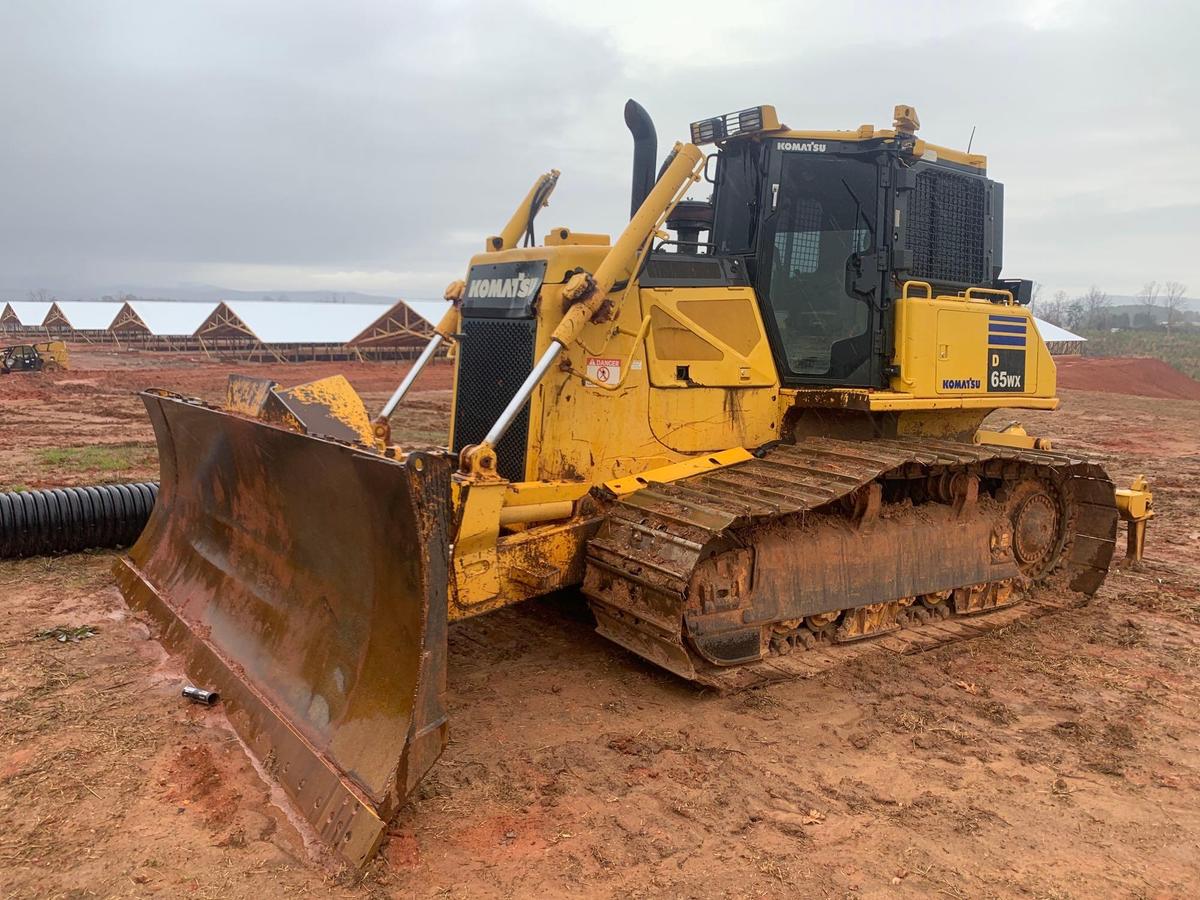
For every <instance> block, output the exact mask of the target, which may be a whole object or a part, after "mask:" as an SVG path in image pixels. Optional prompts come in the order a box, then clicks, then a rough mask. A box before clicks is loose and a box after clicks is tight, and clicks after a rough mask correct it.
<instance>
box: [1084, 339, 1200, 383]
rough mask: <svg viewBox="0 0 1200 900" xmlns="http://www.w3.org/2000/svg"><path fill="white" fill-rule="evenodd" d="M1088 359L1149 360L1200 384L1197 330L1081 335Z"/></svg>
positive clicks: (1199, 349)
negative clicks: (1104, 357) (1133, 357)
mask: <svg viewBox="0 0 1200 900" xmlns="http://www.w3.org/2000/svg"><path fill="white" fill-rule="evenodd" d="M1083 336H1084V337H1085V338H1087V340H1088V342H1087V349H1086V351H1085V352H1086V354H1087V355H1088V356H1150V357H1153V358H1154V359H1161V360H1162V361H1163V362H1165V363H1167V365H1170V366H1173V367H1174V368H1176V369H1178V370H1179V371H1180V372H1182V373H1183V374H1184V375H1188V376H1190V377H1192V378H1195V379H1198V380H1200V328H1185V327H1178V328H1176V329H1175V330H1174V331H1085V332H1083Z"/></svg>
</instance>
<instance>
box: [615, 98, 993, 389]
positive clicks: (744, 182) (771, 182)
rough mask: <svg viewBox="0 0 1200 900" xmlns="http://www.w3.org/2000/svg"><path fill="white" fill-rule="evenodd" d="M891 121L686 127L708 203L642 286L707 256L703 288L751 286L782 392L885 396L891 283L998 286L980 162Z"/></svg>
mask: <svg viewBox="0 0 1200 900" xmlns="http://www.w3.org/2000/svg"><path fill="white" fill-rule="evenodd" d="M895 113H896V115H895V122H894V125H893V127H892V128H891V129H886V130H876V129H875V128H873V127H872V126H870V125H863V126H861V127H860V128H858V129H856V130H853V131H825V132H812V131H810V132H801V131H793V130H791V129H789V128H787V127H786V126H783V125H781V124H780V123H779V119H778V116H777V115H776V113H775V110H774V108H773V107H770V106H760V107H754V108H752V109H748V110H742V111H740V112H737V113H731V114H728V115H725V116H719V117H716V118H714V119H706V120H703V121H701V122H695V123H693V124H692V126H691V132H692V134H691V137H692V142H693V143H696V144H709V143H711V144H715V145H716V147H717V149H716V153H715V154H714V156H713V158H712V159H711V160H710V163H709V166H708V168H707V169H706V177H707V180H708V181H709V182H710V183H711V184H712V196H711V197H710V198H709V199H708V200H707V201H685V202H683V203H681V204H679V206H678V207H677V208H676V210H675V212H674V213H673V214H672V216H671V218H670V219H669V220H668V226H669V227H670V228H672V229H673V230H674V231H675V232H676V235H677V239H676V240H675V241H669V242H664V244H663V245H660V247H659V248H658V249H657V251H656V252H655V253H654V254H652V256H651V258H650V260H649V261H648V265H647V267H646V274H647V276H649V278H650V279H651V281H650V282H649V283H651V284H653V283H655V282H654V281H653V279H654V278H655V277H656V275H659V273H662V272H664V271H671V270H673V269H678V271H680V272H681V273H682V272H684V271H686V270H685V269H683V268H680V267H681V266H683V264H684V261H683V259H682V258H683V257H692V262H691V267H690V268H691V270H692V271H693V272H696V273H699V272H701V271H702V268H701V266H702V265H703V263H702V260H701V259H699V258H701V257H707V258H708V259H709V260H710V262H709V263H708V265H709V267H710V268H709V269H708V270H707V271H708V272H709V275H710V277H714V276H715V275H716V274H717V273H720V274H721V276H722V277H724V278H726V279H728V282H727V283H730V284H751V285H753V286H754V288H755V290H756V293H757V294H758V298H759V303H760V304H761V307H762V314H763V319H764V321H765V322H766V325H767V331H768V334H769V337H770V341H771V345H772V349H773V352H774V355H775V358H776V362H777V364H778V367H779V373H780V377H781V379H782V380H783V383H784V384H787V385H793V386H805V385H810V386H811V385H823V386H838V385H844V386H850V387H886V385H887V383H888V379H889V378H890V376H891V374H892V370H891V356H892V348H893V346H894V341H893V340H892V339H891V336H892V329H893V325H892V315H891V310H892V308H893V304H894V303H895V301H896V299H897V298H898V297H899V296H900V293H901V289H902V286H903V283H904V282H905V281H908V280H917V281H925V282H929V283H930V284H931V285H932V286H933V289H934V290H935V291H941V292H950V293H956V292H959V291H962V290H964V289H965V288H967V287H971V286H975V285H979V286H999V285H998V284H997V279H998V278H999V275H1000V269H1001V235H1002V210H1003V186H1002V185H1000V184H998V183H996V182H994V181H991V180H989V179H988V178H987V176H986V159H985V158H984V157H983V156H979V155H971V154H967V153H961V152H959V151H955V150H950V149H947V148H943V147H935V146H933V145H931V144H927V143H926V142H925V141H923V140H920V139H918V138H917V137H916V131H917V129H918V127H919V121H918V119H917V115H916V112H915V110H913V109H912V108H911V107H907V106H897V107H896V111H895ZM631 128H632V126H631ZM666 257H671V259H670V260H668V259H666ZM656 261H657V263H658V264H657V265H656ZM643 283H647V282H646V280H645V279H644V280H643ZM676 283H679V282H676ZM691 283H693V284H694V283H696V282H695V281H693V282H691ZM707 283H714V282H707ZM1004 287H1005V288H1008V289H1012V287H1013V285H1011V284H1005V285H1004Z"/></svg>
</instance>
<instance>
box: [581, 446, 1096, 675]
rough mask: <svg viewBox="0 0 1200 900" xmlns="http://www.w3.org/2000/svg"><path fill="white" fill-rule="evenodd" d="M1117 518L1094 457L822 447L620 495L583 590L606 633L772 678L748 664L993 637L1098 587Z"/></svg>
mask: <svg viewBox="0 0 1200 900" xmlns="http://www.w3.org/2000/svg"><path fill="white" fill-rule="evenodd" d="M1116 522H1117V511H1116V507H1115V501H1114V492H1113V485H1112V482H1111V481H1110V480H1109V478H1108V476H1107V475H1106V474H1105V473H1104V471H1103V469H1102V468H1101V467H1100V466H1099V465H1097V464H1095V463H1094V462H1092V461H1090V460H1088V459H1087V458H1084V457H1080V456H1074V455H1070V454H1063V453H1054V452H1047V451H1032V450H1023V449H1017V448H1008V447H994V446H979V445H971V444H963V443H958V442H953V441H937V440H877V441H870V442H859V441H842V440H834V439H828V438H810V439H807V440H805V441H803V442H802V443H800V444H796V445H785V446H779V447H775V448H773V449H770V450H769V451H767V452H766V453H764V454H763V455H762V457H761V458H758V459H755V460H751V461H748V462H745V463H741V464H738V465H736V466H731V467H729V468H725V469H720V470H717V471H714V472H711V473H707V474H704V475H698V476H693V477H691V478H687V479H683V480H681V481H678V482H674V483H671V484H663V485H654V486H652V487H650V488H646V489H644V490H642V491H639V492H638V493H636V494H632V495H630V496H629V497H626V498H624V499H623V500H621V501H619V502H615V503H614V504H613V506H612V507H611V508H610V509H609V512H608V516H607V517H606V519H605V523H604V525H603V526H602V527H601V530H600V531H599V533H598V534H597V535H596V537H595V538H594V539H593V540H592V541H591V543H590V544H589V546H588V562H587V573H586V577H585V580H584V593H585V594H587V596H588V598H589V600H590V602H591V605H592V609H593V612H594V613H595V614H596V618H597V622H598V630H599V631H600V633H601V634H604V635H605V636H606V637H609V638H611V639H612V640H614V641H616V642H617V643H619V644H621V645H622V646H625V647H627V648H628V649H630V650H633V651H634V652H636V653H639V654H640V655H642V656H644V657H646V658H647V659H649V660H651V661H652V662H655V663H657V664H659V665H661V666H663V667H664V668H667V669H670V670H671V671H673V672H676V673H677V674H679V675H682V676H683V677H685V678H689V679H692V680H696V681H701V682H705V683H709V684H714V685H718V686H728V685H729V684H732V685H735V686H736V685H738V684H740V683H742V682H743V681H746V680H747V679H749V680H754V679H755V678H759V679H761V678H763V677H766V676H764V675H762V674H759V675H754V676H749V675H745V674H742V673H741V672H740V671H739V670H740V669H743V668H747V667H744V666H739V665H738V664H740V663H760V661H761V664H760V665H756V666H751V667H748V668H749V669H751V670H766V669H771V668H774V669H776V670H780V669H782V670H793V669H794V670H795V671H794V672H791V674H792V675H795V674H804V672H805V671H811V670H813V666H814V665H817V667H818V668H821V667H826V666H822V665H820V663H819V659H818V658H819V657H822V656H823V655H828V656H829V657H831V658H834V661H836V659H838V658H840V659H846V658H849V657H851V656H854V655H858V653H860V652H864V651H865V648H866V647H867V646H868V645H869V646H871V647H877V648H878V647H882V648H885V649H890V650H892V651H893V652H909V651H910V650H912V649H924V648H927V646H934V645H936V644H939V643H944V642H945V641H947V640H951V639H960V638H962V637H968V636H972V635H973V634H976V633H979V632H980V631H984V630H993V629H994V628H996V627H1000V626H1001V625H1003V624H1007V623H1009V622H1011V621H1013V620H1015V619H1016V618H1020V617H1021V616H1022V615H1023V614H1026V615H1036V614H1039V612H1040V611H1044V610H1045V609H1046V608H1047V606H1046V603H1047V602H1048V601H1041V600H1039V599H1038V595H1039V594H1041V593H1044V592H1040V591H1038V590H1037V587H1038V585H1041V584H1045V583H1047V582H1055V583H1056V584H1057V583H1062V584H1063V586H1065V587H1069V588H1070V589H1071V590H1073V591H1075V592H1078V593H1080V594H1092V593H1094V592H1095V591H1096V589H1097V588H1098V587H1099V586H1100V584H1101V583H1102V582H1103V580H1104V577H1105V575H1106V573H1107V571H1108V565H1109V562H1110V561H1111V559H1112V554H1113V549H1114V543H1115V537H1116ZM1022 598H1024V599H1025V600H1026V602H1024V603H1019V601H1020V600H1021V599H1022ZM1013 604H1019V605H1013ZM959 613H970V614H978V613H988V614H987V615H983V616H979V615H970V616H962V615H958V614H959ZM947 616H953V618H952V619H949V620H947V618H946V617H947ZM906 624H917V625H921V626H923V630H913V629H906V630H903V631H902V630H901V629H902V628H903V627H904V626H905V625H906ZM863 638H874V640H870V641H865V642H863V643H861V644H856V643H854V642H855V641H859V640H860V639H863ZM931 641H932V642H933V643H932V644H930V642H931ZM793 651H795V652H793ZM801 659H807V660H808V662H800V661H799V660H801ZM783 660H792V661H791V662H787V663H784V662H782V661H783ZM830 664H832V663H830Z"/></svg>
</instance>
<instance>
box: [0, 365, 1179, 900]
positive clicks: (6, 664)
mask: <svg viewBox="0 0 1200 900" xmlns="http://www.w3.org/2000/svg"><path fill="white" fill-rule="evenodd" d="M76 360H77V364H76V369H75V370H74V371H72V372H70V373H64V374H63V375H61V376H56V377H44V378H38V379H37V380H36V382H35V381H20V382H18V381H16V380H15V377H14V378H10V379H6V380H5V381H3V382H0V480H3V481H10V482H11V481H12V480H15V479H17V478H19V479H21V480H23V481H26V482H28V483H30V484H43V483H45V484H49V483H55V482H57V483H67V482H70V481H71V480H72V479H82V480H87V479H90V478H93V477H94V476H95V475H96V474H97V473H96V472H92V471H81V470H79V469H78V468H77V467H73V466H72V465H71V464H70V463H64V462H61V461H59V462H53V463H47V462H46V461H45V459H44V453H45V451H46V450H47V449H50V448H55V447H64V446H65V447H81V446H93V445H101V446H104V447H122V446H126V447H133V448H135V449H137V450H138V451H139V452H140V451H142V450H146V451H147V453H148V454H149V455H148V456H147V455H145V454H142V455H140V456H134V457H131V460H132V462H131V467H130V468H129V470H127V471H109V472H105V473H103V474H105V475H106V476H107V477H111V478H127V477H138V478H145V477H151V476H152V475H153V467H154V461H153V449H152V447H153V445H152V438H151V436H150V429H149V427H148V425H147V424H146V422H145V416H144V412H143V411H142V410H141V408H140V403H139V401H138V399H137V398H136V397H135V396H134V395H132V394H131V393H130V391H131V390H132V389H133V388H134V387H141V386H143V385H150V384H157V385H160V386H163V387H168V388H172V387H174V388H175V389H180V388H181V387H183V388H184V389H185V391H187V392H194V393H199V394H201V395H203V396H208V397H210V398H216V397H219V396H220V392H221V390H222V385H223V381H224V377H225V373H226V372H227V371H228V369H229V368H233V367H221V366H218V365H211V364H207V363H203V362H188V363H186V364H182V363H179V362H177V361H172V360H169V359H168V360H165V361H164V360H147V359H143V358H136V359H135V358H124V357H117V358H115V359H109V358H108V357H102V358H101V360H100V361H101V362H103V363H104V365H100V364H99V363H96V364H92V360H91V359H90V358H89V357H88V355H87V354H86V353H85V354H79V355H78V356H77V357H76ZM125 362H130V363H131V364H136V365H137V367H138V368H136V369H127V368H125V366H124V363H125ZM148 363H156V365H153V366H151V365H148ZM236 368H238V369H248V370H251V371H259V372H262V371H267V370H270V369H273V368H274V367H265V366H264V367H257V366H237V367H236ZM316 368H319V369H321V370H323V371H324V370H326V367H316ZM332 368H341V369H343V370H344V371H347V372H349V373H350V377H351V380H352V381H353V382H354V383H355V384H356V385H357V386H359V387H360V388H362V389H366V390H367V391H368V395H369V399H370V402H371V403H372V404H376V403H378V402H381V401H382V398H383V397H386V395H387V393H388V392H389V391H390V390H391V387H392V385H393V384H394V383H395V381H396V380H397V377H398V375H399V374H400V370H401V367H399V366H395V365H387V364H384V365H381V366H380V367H379V369H378V370H375V369H372V368H371V367H369V366H368V367H365V368H362V369H358V368H357V367H354V366H334V367H332ZM316 374H318V373H317V371H315V370H314V368H313V367H304V366H298V367H295V368H292V367H287V368H284V369H283V370H282V372H281V373H280V374H277V375H273V376H272V377H276V378H278V380H280V381H281V382H282V383H293V382H297V381H303V380H306V379H307V378H309V377H312V376H314V375H316ZM430 377H431V379H432V381H431V384H432V386H433V387H435V388H437V389H436V390H432V391H423V392H421V393H418V394H416V395H414V396H413V398H412V400H413V402H412V404H411V408H410V410H409V413H408V417H407V418H405V419H403V420H402V421H403V425H402V427H401V428H400V429H398V430H402V431H404V432H405V434H407V433H408V429H410V428H411V429H415V431H416V433H417V434H419V435H423V436H424V438H423V439H427V438H428V435H432V434H437V433H442V432H444V430H445V423H446V417H447V413H448V400H449V395H448V392H447V391H446V390H445V389H444V386H445V384H446V374H445V373H444V372H443V373H441V374H438V373H431V375H430ZM10 385H12V386H14V388H15V386H16V385H24V387H22V388H21V391H22V392H23V391H25V390H27V389H30V388H33V387H36V391H37V392H38V394H37V399H31V398H26V397H21V396H17V392H16V391H15V390H10ZM1062 396H1063V405H1062V409H1061V410H1059V411H1056V412H1053V413H1050V412H1037V413H1026V414H1022V415H1021V417H1020V418H1021V420H1022V422H1023V423H1024V424H1025V425H1026V427H1028V428H1029V430H1030V431H1031V432H1032V433H1035V434H1044V435H1050V436H1052V437H1054V438H1055V440H1056V446H1058V447H1061V448H1064V449H1069V450H1074V451H1078V452H1087V453H1091V454H1095V455H1096V456H1098V457H1099V458H1100V459H1102V460H1103V461H1104V462H1105V465H1106V466H1107V467H1108V470H1109V472H1110V473H1111V474H1112V475H1113V477H1114V478H1115V479H1116V480H1117V481H1118V482H1121V483H1125V482H1128V481H1129V480H1130V479H1131V478H1132V477H1133V476H1134V475H1135V474H1138V473H1143V472H1144V473H1145V474H1146V475H1147V476H1148V477H1149V478H1150V480H1151V484H1152V486H1153V488H1154V490H1155V505H1156V508H1157V510H1158V514H1159V517H1158V518H1156V519H1155V520H1154V521H1153V522H1152V523H1151V525H1150V532H1149V540H1148V543H1147V559H1146V561H1145V563H1144V564H1143V565H1142V567H1141V568H1140V569H1139V570H1137V571H1123V570H1114V571H1113V572H1112V573H1111V574H1110V577H1109V580H1108V582H1107V583H1106V584H1105V586H1104V587H1103V588H1102V589H1101V591H1100V593H1099V594H1098V595H1097V596H1096V598H1094V599H1093V600H1092V601H1091V602H1090V603H1087V604H1085V605H1083V606H1080V607H1079V608H1076V609H1072V610H1069V611H1066V612H1063V613H1059V614H1055V615H1052V616H1047V617H1045V618H1043V619H1040V620H1038V622H1037V623H1036V624H1035V625H1030V624H1023V623H1017V624H1016V625H1013V626H1010V627H1008V628H1006V629H1004V630H1002V631H1000V632H997V633H995V634H992V635H989V636H987V637H984V638H979V639H976V640H973V641H968V642H964V643H959V644H954V645H949V646H944V647H941V648H938V649H935V650H933V651H930V652H927V653H922V654H917V655H913V656H894V655H883V654H868V655H866V656H864V657H860V658H858V659H856V660H854V661H852V662H850V663H847V664H845V665H844V666H842V667H840V668H836V669H833V670H831V671H828V672H823V673H820V674H818V675H816V676H814V677H812V678H810V679H806V680H799V681H795V682H789V683H783V684H775V685H772V686H770V687H768V688H765V689H762V690H757V691H753V692H747V693H743V694H738V695H734V696H714V695H713V694H711V693H709V692H707V691H703V690H697V689H696V688H694V687H692V686H690V685H688V684H685V683H683V682H681V681H679V680H678V679H676V678H674V677H673V676H670V675H669V674H666V673H664V672H662V671H659V670H657V669H655V668H654V667H652V666H650V665H648V664H645V663H643V662H641V661H640V660H638V659H636V658H634V657H633V656H631V655H630V654H628V653H625V652H623V651H621V650H619V649H617V648H615V647H614V646H612V645H611V644H609V643H607V642H605V641H604V640H603V639H601V638H600V637H598V636H597V635H596V634H595V633H594V631H593V629H592V624H591V621H590V619H589V614H588V612H587V609H586V606H585V605H584V604H583V603H582V602H581V601H580V598H579V597H578V596H577V595H574V594H566V595H563V596H559V597H555V598H552V599H547V600H544V601H536V602H531V603H527V604H522V605H520V606H517V607H513V608H509V609H505V610H502V611H499V612H496V613H493V614H490V615H486V616H480V617H478V618H476V619H473V620H468V621H465V622H460V623H457V624H456V625H454V626H452V628H451V634H450V646H449V688H448V693H447V698H446V699H447V703H448V707H449V711H450V716H451V723H452V724H451V728H452V732H451V741H450V745H449V747H448V748H447V750H446V753H445V754H444V755H443V757H442V759H441V760H440V761H439V763H438V764H437V766H435V768H434V769H433V771H432V772H431V774H430V777H429V778H427V780H426V781H425V782H424V784H423V785H422V786H421V787H420V789H419V790H418V792H417V793H416V795H415V796H414V797H413V798H412V800H411V801H410V802H409V803H408V804H407V805H406V806H405V807H404V809H403V810H402V811H401V813H400V815H399V817H398V818H397V819H396V821H395V822H394V823H393V825H392V828H391V831H390V835H389V839H388V842H387V843H386V845H385V846H384V849H383V852H382V853H381V854H380V856H379V857H378V858H377V859H376V860H375V861H374V862H373V863H372V864H371V866H370V867H369V868H368V869H367V871H366V872H365V873H364V874H363V875H362V876H354V875H351V874H349V873H346V872H344V871H340V870H338V869H337V867H336V866H335V865H333V864H332V863H331V862H330V861H329V860H328V859H326V858H323V857H322V856H321V855H320V854H319V853H317V852H315V851H314V850H313V848H311V847H310V846H307V845H306V843H305V840H304V838H303V837H302V835H301V833H300V831H298V830H297V828H296V827H295V826H294V825H293V824H292V819H291V818H290V817H289V815H290V807H288V805H287V804H286V802H284V801H282V800H281V794H280V791H279V790H278V788H275V787H273V786H272V784H271V783H270V782H268V781H267V780H264V778H263V776H262V775H261V773H260V771H259V770H257V769H256V768H255V767H254V765H253V763H252V762H251V760H250V759H249V757H248V756H247V755H246V753H245V752H244V751H243V749H242V746H241V744H240V742H239V741H238V740H237V739H236V737H235V736H234V735H233V733H232V732H231V731H230V730H229V728H228V725H227V723H226V721H225V718H224V714H223V712H222V710H221V708H220V706H219V705H218V706H217V707H214V708H212V709H204V708H200V707H197V706H194V705H190V704H186V703H184V702H183V701H181V699H180V697H179V687H180V684H181V683H182V682H183V679H184V676H183V674H182V672H181V671H180V670H179V668H178V666H177V665H176V663H175V662H174V661H173V660H172V659H170V658H168V657H167V656H166V655H165V654H164V653H163V651H162V649H161V648H160V646H159V645H158V644H157V642H155V641H154V640H153V639H152V634H151V631H150V629H149V628H148V627H147V625H146V624H145V623H144V622H143V621H142V620H141V619H140V618H139V617H138V616H135V615H133V614H131V613H130V612H129V611H128V610H127V609H126V607H125V606H124V603H123V602H122V600H121V597H120V595H119V593H118V592H117V591H116V589H115V587H114V586H113V583H112V578H111V575H110V574H109V568H110V566H111V563H112V558H113V553H111V552H98V553H88V554H79V555H76V556H70V557H63V558H59V559H34V560H25V561H20V562H3V563H0V598H2V599H0V603H2V604H3V615H2V616H0V897H2V898H5V900H7V898H9V897H13V898H24V897H39V898H40V897H55V898H59V897H61V898H71V900H75V898H80V900H82V898H91V897H105V898H107V897H118V896H119V897H137V898H142V897H170V898H174V897H188V898H251V900H264V898H269V897H270V898H273V897H292V896H320V897H326V896H332V897H339V898H354V900H366V898H371V900H376V898H385V897H395V898H409V897H430V898H432V897H438V898H445V897H462V898H474V897H488V898H491V897H495V898H509V897H517V898H523V897H531V896H537V897H543V896H546V897H560V896H561V897H566V896H571V897H620V898H657V897H689V898H703V900H707V898H718V897H746V898H749V897H785V896H787V897H809V896H812V897H839V898H845V897H851V898H859V897H864V898H891V897H950V898H966V897H1024V898H1068V897H1080V898H1082V897H1099V896H1105V897H1108V896H1119V897H1146V898H1149V897H1155V898H1159V897H1191V896H1195V895H1196V885H1197V884H1200V729H1198V727H1197V725H1196V723H1197V721H1200V683H1198V679H1197V672H1200V589H1198V584H1200V402H1196V401H1188V400H1170V399H1153V398H1145V397H1130V396H1122V395H1121V394H1105V393H1094V392H1089V391H1077V390H1070V389H1068V390H1064V391H1063V392H1062ZM1012 418H1013V415H1012V414H1011V413H1009V414H1006V415H1004V416H1002V417H999V423H1000V424H1006V423H1007V422H1008V421H1010V420H1011V419H1012ZM332 549H336V548H332ZM57 625H65V626H72V627H74V626H81V625H91V626H94V627H95V628H97V629H98V631H97V633H96V634H95V635H94V636H93V637H91V638H88V639H86V640H83V641H80V642H79V643H70V642H68V643H58V642H55V641H51V640H45V639H42V638H39V637H38V636H37V634H38V632H39V631H40V630H42V629H46V628H50V627H54V626H57Z"/></svg>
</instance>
